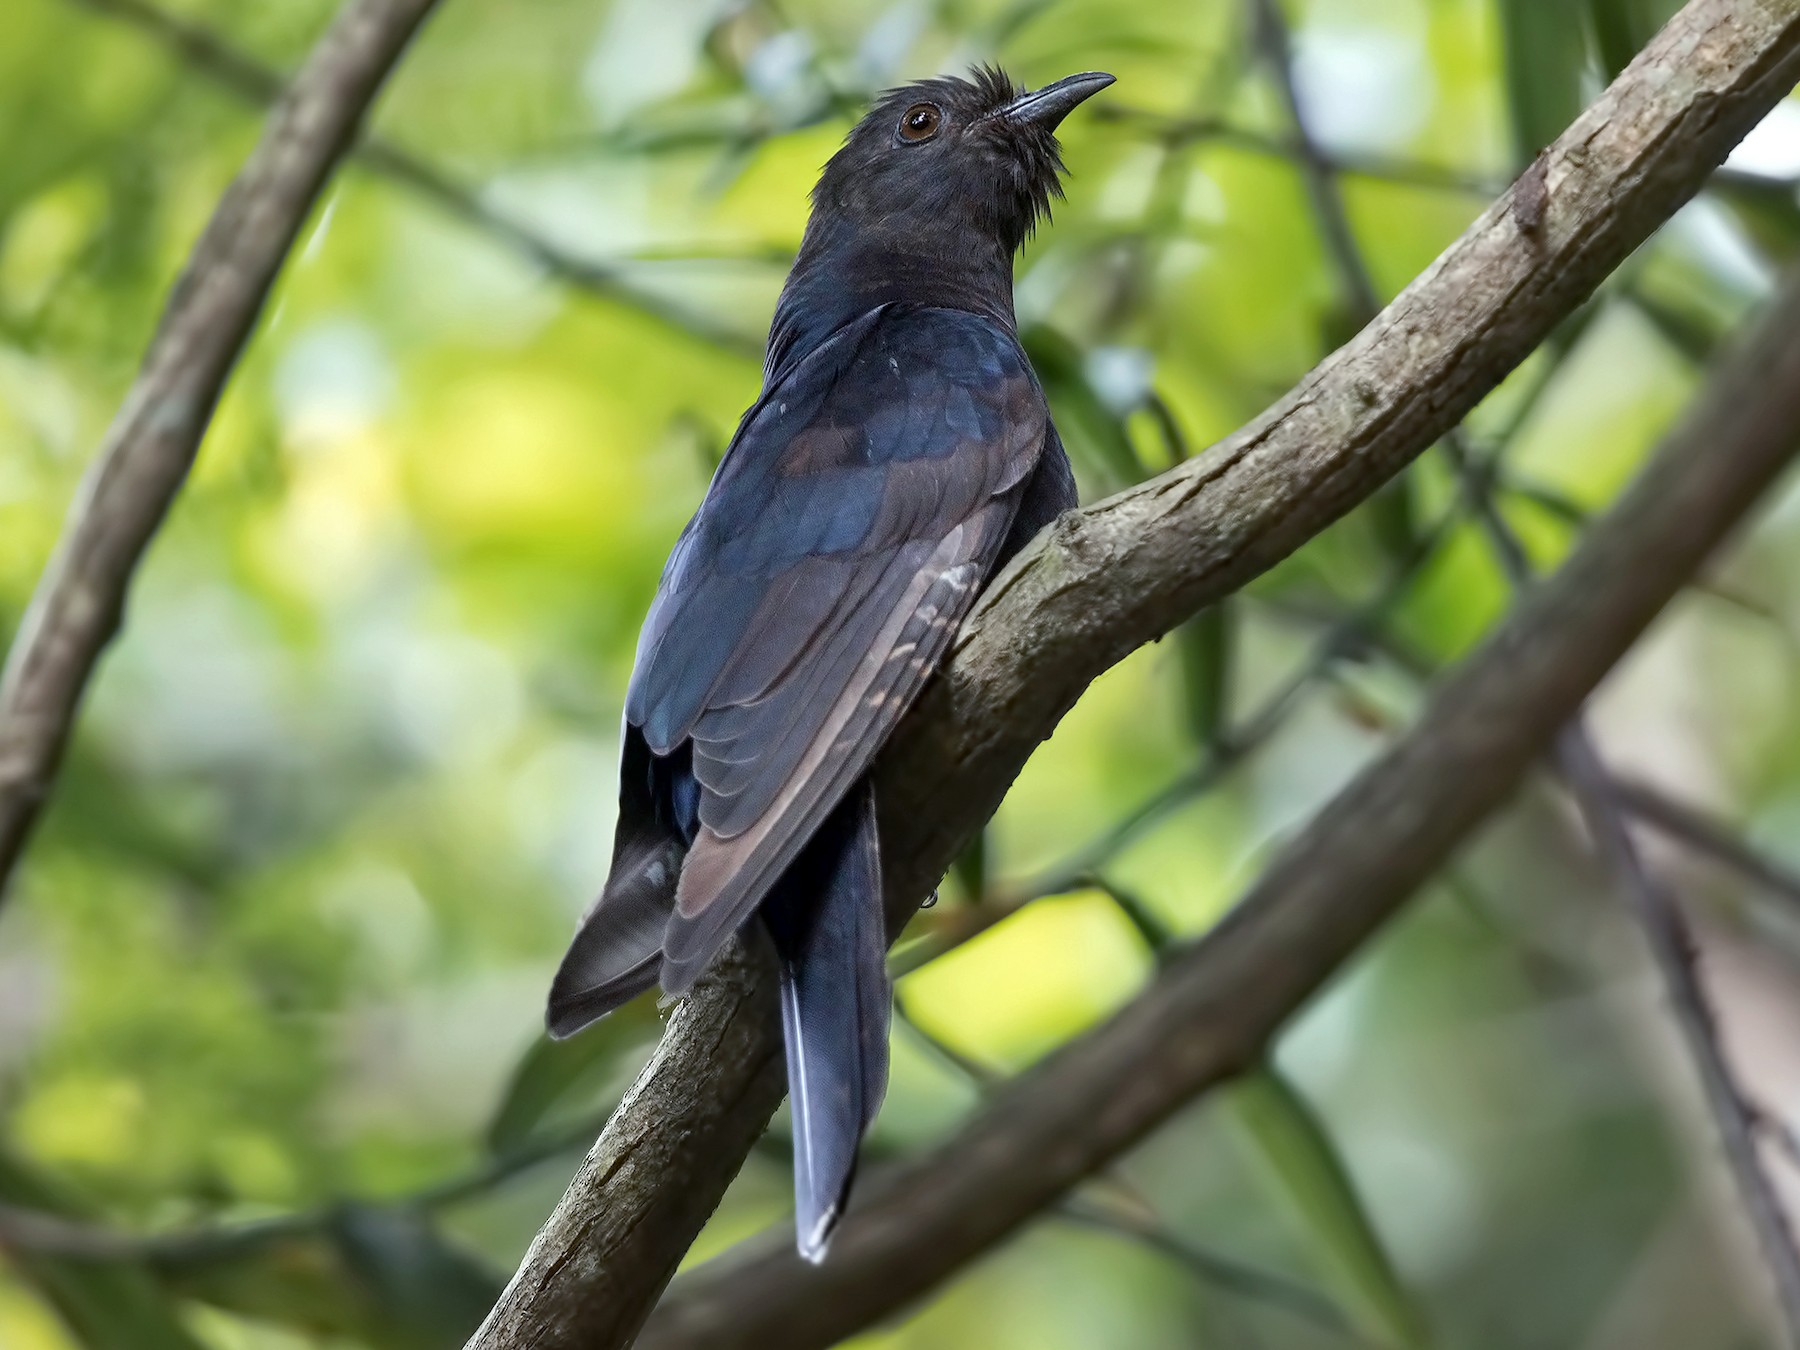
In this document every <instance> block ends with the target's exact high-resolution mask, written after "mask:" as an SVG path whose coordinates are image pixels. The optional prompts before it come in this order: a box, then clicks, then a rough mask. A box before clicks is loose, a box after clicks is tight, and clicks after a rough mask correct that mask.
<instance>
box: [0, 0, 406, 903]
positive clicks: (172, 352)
mask: <svg viewBox="0 0 1800 1350" xmlns="http://www.w3.org/2000/svg"><path fill="white" fill-rule="evenodd" d="M433 3H434V0H350V2H349V3H348V4H346V5H345V7H344V9H343V10H342V11H341V12H340V13H339V14H338V16H337V18H336V19H335V20H334V21H333V22H332V25H331V27H330V28H329V29H328V30H327V31H326V33H325V35H324V37H322V38H320V39H319V43H318V45H317V46H316V47H314V48H313V51H312V54H311V55H310V56H309V57H308V58H307V61H306V65H305V67H304V68H303V69H302V70H301V72H300V74H299V76H298V77H297V78H296V79H295V80H294V83H293V85H292V86H291V87H290V88H289V90H288V92H287V93H286V94H285V95H283V97H282V99H281V101H280V102H279V103H278V104H277V105H276V107H275V111H274V112H273V113H272V114H271V116H270V119H269V124H268V126H267V127H266V128H265V129H264V131H263V136H262V139H261V141H259V142H258V143H257V146H256V149H255V150H254V151H253V152H252V153H251V155H250V158H249V160H248V161H247V162H246V163H245V165H244V167H243V169H242V170H241V171H240V172H239V173H238V176H237V178H236V179H234V180H233V181H232V184H231V186H230V188H228V189H227V190H226V193H225V196H224V197H223V199H222V200H221V201H220V202H219V205H218V208H217V209H216V210H215V211H214V212H213V217H212V220H211V221H210V222H209V223H208V224H207V227H206V231H205V233H203V234H202V235H201V236H200V241H199V242H198V243H197V244H195V245H194V251H193V253H192V254H191V255H190V256H189V258H188V261H187V266H186V267H185V268H184V269H183V270H182V273H181V276H180V277H179V278H178V279H177V280H176V282H175V286H174V289H173V290H172V291H171V292H170V294H169V300H168V304H167V306H166V307H165V308H164V310H163V315H162V320H161V322H160V323H159V324H158V326H157V329H156V335H155V336H154V337H153V338H152V339H151V341H150V348H149V350H148V351H147V352H146V353H145V354H144V363H143V365H142V367H141V368H140V369H139V371H138V375H137V379H136V380H135V381H134V382H133V384H132V386H131V390H130V392H129V393H128V394H127V395H126V396H125V402H124V405H123V406H122V407H121V408H120V409H119V412H118V415H117V416H116V417H115V418H114V419H113V424H112V427H111V428H110V429H109V430H108V432H107V435H106V440H105V442H104V443H103V444H102V445H101V447H100V453H99V455H98V457H97V458H96V460H95V462H94V465H93V467H92V468H91V469H90V470H89V472H88V476H87V480H86V481H85V482H84V483H83V485H82V489H81V492H80V493H79V494H78V495H77V497H76V499H75V504H74V506H73V508H72V509H71V511H70V515H69V520H68V524H67V525H66V526H65V527H64V529H63V535H62V538H61V540H59V541H58V543H57V547H56V553H55V555H54V556H53V557H52V558H51V560H50V565H49V567H48V568H47V569H46V570H45V572H44V576H43V579H42V580H41V581H40V582H39V583H38V588H37V591H36V593H35V594H34V595H33V596H32V598H31V606H30V608H29V609H28V610H27V611H26V614H25V622H24V624H23V625H22V627H21V628H20V630H19V634H18V636H17V637H16V638H15V639H14V641H13V645H12V650H11V651H10V652H8V653H7V660H6V668H5V671H4V673H3V674H0V895H3V894H4V887H5V884H6V882H7V880H8V878H9V877H10V875H11V873H12V871H13V868H14V867H15V865H16V864H17V863H18V860H19V854H20V851H21V850H22V849H23V848H24V846H25V840H26V837H27V836H28V835H29V833H30V831H31V826H32V824H33V822H35V821H36V819H37V816H38V812H39V811H40V810H41V809H42V807H43V804H44V800H45V798H46V797H47V796H48V795H49V792H50V786H51V783H52V782H53V781H54V779H55V777H56V771H57V768H58V766H59V765H60V763H61V760H62V754H63V748H64V746H65V745H66V744H67V742H68V739H69V732H70V730H71V729H72V728H73V726H74V724H75V715H76V712H77V710H78V709H79V707H80V704H81V698H82V695H83V693H84V692H85V691H86V689H87V684H88V680H89V679H90V677H91V676H92V675H93V673H94V666H95V663H96V662H98V661H99V659H100V653H101V651H102V650H103V649H104V648H105V647H106V644H107V643H108V642H110V641H111V640H112V636H113V634H114V633H115V632H116V631H118V628H119V625H120V623H121V622H122V620H123V616H124V609H125V594H126V591H127V589H128V588H129V586H130V584H131V577H132V573H133V572H134V571H135V570H136V568H137V565H138V562H139V560H140V559H141V558H142V557H143V555H144V552H145V550H146V549H147V548H148V547H149V546H150V541H151V539H152V537H154V535H155V533H156V530H157V527H158V526H160V525H161V524H162V520H163V516H164V514H165V513H166V512H167V511H168V509H169V505H170V503H171V502H173V501H174V499H175V494H176V493H177V492H179V491H180V490H181V485H182V483H183V482H184V481H185V480H186V478H187V471H188V467H189V465H191V464H192V463H193V461H194V455H195V453H196V452H197V451H198V450H199V448H200V439H201V437H202V436H203V435H205V433H206V428H207V424H208V423H209V422H210V421H211V420H212V412H213V408H214V406H215V405H216V404H217V403H218V400H219V393H220V391H221V390H222V389H223V388H224V387H225V381H226V379H227V378H228V377H229V376H230V374H231V368H232V367H233V366H234V365H235V364H236V363H237V358H238V353H239V352H240V351H242V350H243V346H244V343H245V341H246V340H247V339H248V338H249V336H250V331H251V329H252V328H253V327H254V326H255V324H256V317H257V315H258V314H259V313H260V312H261V310H262V306H263V301H264V300H265V299H266V298H267V296H268V294H269V288H270V286H272V285H273V284H274V281H275V277H276V274H277V273H279V272H280V270H281V265H282V262H283V261H284V260H285V259H286V258H287V255H288V250H289V249H290V248H291V247H292V246H293V243H294V240H295V238H296V236H297V235H298V234H299V233H300V230H301V227H302V226H304V225H305V223H306V219H307V216H308V214H309V213H310V212H311V210H312V207H313V203H314V202H315V201H316V200H317V199H318V196H319V192H320V190H321V189H322V188H323V187H324V185H325V181H326V179H327V178H329V177H330V175H331V171H332V169H333V168H335V167H336V165H337V162H338V160H339V159H340V158H341V157H342V156H343V154H344V152H345V150H346V149H348V147H349V145H350V143H351V141H352V140H353V139H354V138H355V136H356V131H357V128H358V126H359V125H360V124H361V122H362V119H363V116H364V114H365V113H367V111H368V109H369V105H370V104H371V103H373V102H374V99H375V95H376V94H377V92H379V90H380V89H381V85H382V81H383V80H385V79H386V77H387V74H388V72H389V71H390V70H391V69H392V68H393V66H394V63H395V61H397V60H398V59H399V57H400V53H401V52H402V51H404V50H405V48H406V44H407V42H408V40H409V39H410V38H411V37H412V35H413V33H414V32H415V31H416V30H417V29H418V27H419V25H420V23H422V22H423V21H424V19H425V16H426V15H427V14H428V13H430V11H431V7H432V4H433Z"/></svg>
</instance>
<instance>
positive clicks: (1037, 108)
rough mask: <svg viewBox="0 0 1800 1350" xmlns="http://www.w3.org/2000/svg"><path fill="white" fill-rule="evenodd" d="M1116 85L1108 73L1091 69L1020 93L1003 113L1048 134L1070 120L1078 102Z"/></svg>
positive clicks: (1003, 109)
mask: <svg viewBox="0 0 1800 1350" xmlns="http://www.w3.org/2000/svg"><path fill="white" fill-rule="evenodd" d="M1112 82H1113V77H1112V76H1110V75H1108V74H1106V73H1105V72H1104V71H1098V70H1089V71H1085V72H1083V73H1082V74H1080V75H1067V76H1064V77H1063V78H1062V79H1060V80H1058V81H1057V82H1056V83H1055V84H1047V85H1045V86H1044V87H1043V88H1042V89H1034V90H1032V91H1031V92H1030V93H1029V94H1020V95H1019V96H1018V97H1017V98H1015V99H1014V100H1013V101H1012V102H1011V103H1009V104H1007V105H1006V106H1005V107H1004V108H1002V109H1001V110H1000V113H1001V115H1002V116H1003V117H1009V118H1012V119H1013V120H1014V121H1018V122H1030V123H1031V124H1032V125H1033V126H1040V127H1042V128H1043V129H1044V130H1045V131H1055V130H1056V128H1057V126H1058V124H1059V123H1061V121H1062V120H1063V118H1065V117H1067V116H1068V115H1069V113H1070V112H1071V111H1073V110H1074V107H1075V105H1076V104H1077V103H1080V102H1081V101H1082V100H1083V99H1085V98H1087V97H1088V96H1089V95H1090V94H1097V93H1099V92H1100V91H1101V90H1102V89H1104V88H1106V86H1107V85H1109V84H1111V83H1112Z"/></svg>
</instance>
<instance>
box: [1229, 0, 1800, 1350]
mask: <svg viewBox="0 0 1800 1350" xmlns="http://www.w3.org/2000/svg"><path fill="white" fill-rule="evenodd" d="M1252 3H1253V4H1254V5H1255V6H1256V9H1257V12H1258V15H1259V17H1260V19H1261V23H1260V25H1259V30H1258V31H1259V35H1260V40H1261V42H1262V44H1263V47H1264V51H1265V53H1266V55H1267V57H1268V59H1269V60H1270V61H1271V62H1272V63H1273V64H1274V66H1275V67H1276V71H1277V75H1278V82H1279V83H1280V84H1281V86H1282V89H1283V91H1284V95H1285V97H1286V99H1287V102H1288V106H1289V111H1290V113H1291V114H1292V117H1293V120H1294V125H1295V130H1296V140H1297V143H1298V145H1299V148H1300V152H1301V163H1302V167H1303V169H1304V171H1305V174H1306V178H1307V181H1308V184H1309V187H1310V188H1311V197H1312V202H1313V208H1314V212H1315V215H1316V216H1317V218H1318V223H1319V228H1320V232H1321V233H1322V234H1323V235H1324V237H1325V240H1326V244H1327V247H1328V249H1329V251H1330V253H1331V256H1332V258H1333V260H1334V262H1335V266H1336V268H1337V271H1338V275H1339V277H1340V280H1341V282H1342V284H1343V286H1344V288H1345V292H1346V296H1347V298H1348V300H1349V302H1350V303H1352V304H1354V305H1355V306H1356V307H1357V308H1358V309H1359V311H1361V313H1359V318H1360V319H1362V320H1363V321H1366V320H1367V319H1368V318H1370V317H1372V316H1373V315H1374V313H1375V310H1376V308H1377V307H1378V305H1379V300H1378V298H1377V296H1376V294H1375V292H1374V288H1373V285H1372V284H1371V282H1370V279H1369V273H1368V270H1367V267H1366V265H1365V263H1364V260H1363V256H1362V253H1361V250H1360V249H1359V248H1358V247H1357V245H1356V241H1355V238H1354V236H1353V234H1352V233H1351V230H1350V227H1349V222H1348V218H1347V216H1346V214H1345V212H1344V206H1343V200H1342V198H1341V196H1339V194H1338V193H1337V190H1336V183H1335V180H1334V179H1333V177H1332V170H1331V167H1330V165H1329V163H1328V162H1327V161H1326V160H1325V159H1324V158H1323V156H1322V155H1320V154H1319V153H1318V151H1317V149H1316V147H1315V146H1314V143H1313V140H1312V137H1311V135H1310V133H1309V132H1308V130H1307V127H1306V123H1305V119H1304V117H1303V115H1302V111H1301V107H1300V103H1299V100H1298V98H1297V96H1296V94H1295V90H1294V83H1293V74H1292V69H1291V65H1290V54H1289V51H1288V43H1287V33H1286V28H1285V26H1284V24H1283V21H1282V18H1281V15H1280V12H1279V10H1278V9H1277V8H1276V5H1275V3H1274V0H1252ZM1443 449H1444V452H1445V454H1446V455H1447V456H1448V458H1449V459H1450V462H1451V464H1452V466H1453V468H1454V469H1455V472H1456V474H1457V477H1458V479H1459V481H1460V482H1461V484H1462V486H1463V490H1464V493H1465V495H1466V496H1467V497H1468V498H1469V500H1470V502H1471V504H1472V506H1473V508H1474V510H1475V513H1476V516H1477V519H1478V520H1479V521H1480V522H1481V526H1482V531H1483V533H1484V534H1485V535H1486V536H1487V538H1488V541H1489V543H1490V544H1491V546H1492V547H1493V550H1494V552H1495V555H1496V556H1497V557H1498V559H1499V561H1500V566H1501V570H1502V572H1503V573H1504V574H1505V575H1506V578H1507V581H1508V582H1509V584H1510V585H1511V586H1512V587H1513V589H1514V590H1515V591H1516V592H1517V591H1523V590H1525V589H1526V588H1527V587H1529V586H1530V585H1531V584H1532V580H1533V571H1534V569H1533V568H1532V565H1531V559H1530V557H1529V555H1528V554H1527V553H1526V551H1525V547H1524V544H1523V542H1522V541H1521V540H1520V538H1519V536H1518V534H1517V532H1516V531H1514V529H1513V528H1512V525H1511V523H1510V522H1509V521H1508V520H1507V519H1506V517H1505V515H1504V514H1503V513H1502V512H1501V510H1500V506H1499V503H1498V502H1497V501H1496V500H1495V497H1494V494H1493V491H1492V477H1493V475H1492V474H1491V473H1490V472H1488V471H1487V470H1486V469H1485V468H1483V467H1479V466H1477V464H1476V462H1475V459H1474V456H1473V455H1472V453H1471V452H1470V449H1469V447H1468V445H1467V443H1466V441H1465V439H1464V438H1463V436H1462V435H1461V432H1460V428H1452V430H1451V431H1450V432H1449V434H1448V435H1446V436H1445V438H1444V441H1443ZM1556 759H1557V763H1558V766H1559V768H1560V769H1561V772H1562V774H1563V776H1564V777H1565V779H1567V781H1568V782H1569V784H1570V786H1571V787H1572V788H1573V790H1574V793H1575V796H1576V799H1577V800H1578V801H1579V802H1580V804H1581V808H1582V813H1583V815H1584V816H1585V817H1586V818H1587V820H1588V825H1589V829H1590V830H1591V831H1592V833H1593V834H1594V837H1595V839H1596V841H1597V842H1598V843H1599V845H1600V847H1601V851H1602V853H1603V854H1604V855H1605V856H1606V858H1607V859H1608V861H1609V863H1610V864H1611V866H1612V868H1613V870H1614V871H1615V872H1616V874H1617V876H1618V878H1619V880H1620V883H1621V886H1622V889H1623V890H1624V891H1625V893H1626V895H1627V897H1628V899H1629V900H1630V901H1631V909H1632V913H1633V915H1634V917H1636V918H1637V920H1638V922H1639V924H1640V926H1642V927H1643V929H1644V932H1645V936H1646V938H1647V939H1648V941H1649V945H1650V950H1651V953H1652V955H1653V956H1654V957H1655V959H1656V964H1657V967H1658V970H1659V972H1660V973H1661V975H1662V978H1663V981H1664V983H1665V984H1666V985H1667V987H1668V990H1669V996H1670V1006H1671V1010H1672V1011H1673V1013H1674V1016H1675V1020H1676V1022H1677V1024H1678V1025H1679V1026H1680V1028H1681V1031H1682V1034H1683V1037H1684V1039H1685V1040H1686V1042H1687V1045H1688V1048H1689V1052H1690V1054H1691V1055H1692V1056H1693V1059H1694V1063H1695V1067H1696V1069H1697V1071H1698V1073H1699V1077H1700V1082H1701V1086H1702V1089H1703V1092H1704V1095H1705V1098H1706V1103H1707V1107H1708V1109H1709V1111H1710V1112H1711V1114H1712V1115H1713V1118H1714V1122H1715V1124H1716V1126H1717V1128H1718V1130H1719V1134H1720V1138H1721V1140H1722V1141H1723V1143H1724V1147H1725V1156H1726V1160H1727V1162H1728V1163H1729V1164H1730V1167H1731V1170H1732V1173H1733V1175H1734V1177H1735V1178H1736V1180H1737V1184H1738V1189H1739V1191H1740V1192H1741V1193H1742V1195H1743V1198H1744V1203H1745V1208H1746V1211H1747V1214H1748V1217H1749V1219H1750V1222H1751V1225H1752V1227H1753V1228H1754V1229H1755V1231H1756V1234H1757V1237H1758V1240H1759V1241H1760V1243H1761V1245H1762V1249H1763V1255H1764V1258H1765V1260H1766V1261H1767V1262H1768V1265H1769V1269H1770V1273H1771V1274H1772V1275H1773V1277H1774V1282H1775V1288H1776V1295H1777V1299H1778V1301H1779V1303H1780V1306H1781V1308H1782V1313H1783V1319H1784V1321H1785V1324H1786V1329H1787V1337H1788V1340H1789V1341H1790V1343H1792V1344H1793V1345H1794V1346H1795V1347H1797V1348H1800V1252H1797V1251H1796V1249H1795V1246H1794V1241H1793V1234H1792V1233H1791V1232H1790V1231H1789V1229H1788V1225H1787V1221H1786V1216H1785V1214H1784V1212H1783V1210H1782V1208H1781V1202H1780V1201H1779V1199H1777V1197H1776V1195H1775V1191H1774V1186H1773V1183H1772V1181H1771V1180H1770V1178H1769V1176H1768V1174H1767V1173H1766V1171H1765V1170H1764V1168H1763V1166H1762V1159H1761V1157H1760V1156H1759V1155H1758V1153H1757V1151H1756V1147H1755V1139H1754V1134H1753V1131H1752V1127H1751V1124H1750V1120H1751V1111H1750V1108H1749V1107H1748V1105H1747V1104H1746V1102H1745V1099H1744V1097H1743V1094H1742V1092H1741V1091H1740V1090H1739V1089H1738V1087H1737V1084H1736V1082H1735V1080H1734V1079H1733V1077H1732V1074H1731V1071H1730V1068H1729V1066H1728V1065H1727V1064H1726V1061H1725V1056H1724V1050H1723V1048H1722V1047H1721V1046H1720V1044H1719V1041H1718V1028H1717V1025H1716V1023H1715V1021H1714V1019H1713V1016H1712V1012H1711V1009H1710V1008H1709V1007H1708V1006H1707V1003H1706V998H1705V993H1704V991H1703V990H1702V988H1701V986H1700V982H1699V980H1698V977H1697V976H1696V974H1695V971H1694V968H1693V957H1692V953H1691V950H1690V949H1689V947H1688V944H1687V939H1686V934H1685V932H1684V931H1683V929H1682V927H1681V919H1680V916H1679V914H1678V913H1677V911H1676V910H1675V908H1674V905H1673V902H1672V901H1670V900H1669V898H1668V897H1667V896H1666V895H1665V894H1664V892H1663V891H1662V888H1661V887H1660V885H1659V884H1657V883H1656V882H1655V881H1654V880H1653V879H1652V878H1651V876H1650V874H1649V872H1648V870H1647V869H1646V868H1645V867H1644V865H1643V863H1642V860H1641V859H1640V858H1639V857H1638V854H1637V849H1636V846H1635V845H1634V844H1633V842H1632V839H1631V835H1630V832H1629V830H1628V829H1627V828H1626V826H1625V811H1624V807H1623V804H1622V803H1621V801H1620V800H1619V798H1618V795H1617V794H1616V792H1615V791H1614V789H1613V786H1612V778H1611V775H1610V773H1609V772H1608V770H1607V769H1606V767H1605V764H1604V762H1603V761H1602V759H1601V758H1600V755H1599V752H1598V751H1597V750H1596V749H1595V747H1594V743H1593V740H1592V738H1591V736H1590V734H1589V732H1588V730H1587V728H1586V726H1585V725H1584V721H1583V719H1582V718H1581V717H1580V716H1576V717H1575V718H1573V719H1572V720H1571V721H1570V723H1569V725H1568V726H1567V727H1566V728H1564V730H1563V732H1562V734H1561V735H1560V737H1559V738H1558V749H1557V756H1556Z"/></svg>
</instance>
